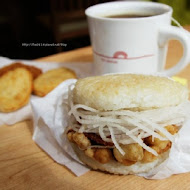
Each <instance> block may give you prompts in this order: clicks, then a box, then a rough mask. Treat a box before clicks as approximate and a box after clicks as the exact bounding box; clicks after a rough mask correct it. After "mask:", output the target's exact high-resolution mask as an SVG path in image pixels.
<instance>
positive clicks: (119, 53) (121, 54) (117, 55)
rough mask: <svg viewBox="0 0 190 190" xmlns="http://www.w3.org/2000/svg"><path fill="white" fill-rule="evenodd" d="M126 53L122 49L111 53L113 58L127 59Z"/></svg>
mask: <svg viewBox="0 0 190 190" xmlns="http://www.w3.org/2000/svg"><path fill="white" fill-rule="evenodd" d="M127 57H128V55H127V53H125V52H124V51H116V52H115V53H114V55H113V58H119V59H127Z"/></svg>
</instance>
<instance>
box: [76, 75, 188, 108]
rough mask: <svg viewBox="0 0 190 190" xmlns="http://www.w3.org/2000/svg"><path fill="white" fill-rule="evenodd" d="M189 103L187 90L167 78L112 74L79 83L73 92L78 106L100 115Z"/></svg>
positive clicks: (80, 80)
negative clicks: (82, 105)
mask: <svg viewBox="0 0 190 190" xmlns="http://www.w3.org/2000/svg"><path fill="white" fill-rule="evenodd" d="M187 99H188V89H187V87H185V86H183V85H181V84H180V83H178V82H175V81H173V80H171V79H169V78H167V77H160V76H152V75H139V74H113V75H104V76H96V77H88V78H84V79H79V80H78V81H77V83H76V85H75V88H74V91H73V100H74V103H75V104H84V105H86V106H89V107H92V108H95V109H97V110H101V111H107V110H120V109H138V110H139V111H140V110H146V109H153V108H162V107H168V106H175V105H178V104H180V103H182V102H183V101H185V100H187Z"/></svg>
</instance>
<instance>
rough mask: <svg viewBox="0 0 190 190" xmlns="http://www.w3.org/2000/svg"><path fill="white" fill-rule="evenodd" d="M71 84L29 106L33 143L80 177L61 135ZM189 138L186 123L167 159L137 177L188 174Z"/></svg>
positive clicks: (80, 171) (80, 166) (78, 165)
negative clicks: (31, 117) (32, 126)
mask: <svg viewBox="0 0 190 190" xmlns="http://www.w3.org/2000/svg"><path fill="white" fill-rule="evenodd" d="M75 82H76V80H74V79H72V80H67V81H65V82H63V83H62V84H60V85H59V86H58V87H57V88H56V89H55V90H54V91H52V92H51V93H49V94H48V95H47V96H46V97H45V98H35V99H33V100H32V101H31V105H32V109H33V117H34V126H35V128H34V134H33V140H34V141H35V142H36V143H37V144H38V145H39V146H40V147H41V148H42V149H43V150H44V151H45V152H47V153H48V154H49V155H50V156H51V157H52V158H53V159H54V160H55V161H56V162H58V163H59V164H62V165H65V166H66V167H67V168H69V169H70V170H71V171H72V172H73V173H74V174H76V175H77V176H80V175H82V174H84V173H86V172H87V171H89V168H88V167H86V166H85V165H83V164H82V163H81V162H80V161H79V159H78V158H77V156H76V154H75V152H74V151H73V149H72V147H71V145H70V144H69V142H68V140H67V138H66V134H65V129H66V127H67V125H68V120H69V118H68V115H67V111H66V107H65V106H64V97H66V96H67V94H68V86H69V85H71V84H73V83H75ZM189 135H190V120H187V121H186V122H185V124H184V125H183V126H182V128H181V129H180V131H179V132H178V134H177V135H176V137H175V141H174V142H173V143H172V147H171V150H170V154H169V158H168V159H167V160H165V161H164V162H163V163H162V164H161V165H159V166H157V167H156V168H154V169H153V170H151V171H150V172H149V173H141V174H138V175H139V176H143V177H145V178H148V179H163V178H167V177H169V176H171V175H173V174H180V173H185V172H190V136H189Z"/></svg>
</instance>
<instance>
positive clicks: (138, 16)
mask: <svg viewBox="0 0 190 190" xmlns="http://www.w3.org/2000/svg"><path fill="white" fill-rule="evenodd" d="M155 15H156V14H140V13H139V14H127V13H126V14H118V15H117V14H115V15H108V16H104V17H106V18H142V17H150V16H155Z"/></svg>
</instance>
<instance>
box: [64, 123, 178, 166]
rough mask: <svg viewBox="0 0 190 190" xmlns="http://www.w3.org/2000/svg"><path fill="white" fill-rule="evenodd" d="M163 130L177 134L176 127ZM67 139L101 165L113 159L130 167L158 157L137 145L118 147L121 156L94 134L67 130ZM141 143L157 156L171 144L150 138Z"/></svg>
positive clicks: (171, 126) (108, 143) (172, 126)
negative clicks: (123, 153) (121, 150)
mask: <svg viewBox="0 0 190 190" xmlns="http://www.w3.org/2000/svg"><path fill="white" fill-rule="evenodd" d="M165 128H166V129H167V131H168V132H170V133H171V134H172V135H174V134H175V133H177V132H178V127H177V126H175V125H168V126H166V127H165ZM67 137H68V139H69V141H70V142H72V143H75V144H76V145H77V146H78V147H79V148H80V149H81V150H83V151H84V153H85V155H87V156H88V157H90V158H92V159H94V160H96V161H98V162H100V163H102V164H105V163H108V162H109V161H110V160H111V159H114V160H116V161H118V162H119V163H121V164H123V165H126V166H130V165H133V164H135V163H136V162H142V163H148V162H153V161H154V160H156V159H157V158H158V156H155V155H153V154H152V153H150V152H148V151H147V150H145V149H143V148H142V147H141V146H140V145H139V144H138V143H132V144H127V145H120V146H121V148H122V149H123V151H124V152H125V155H122V154H121V153H120V152H119V151H118V150H117V149H116V148H115V147H113V146H114V144H113V143H112V142H105V141H104V140H102V138H101V137H100V136H99V135H98V134H95V133H78V132H75V131H73V130H69V131H68V133H67ZM108 138H109V137H108ZM143 141H144V143H145V144H146V145H148V146H150V147H151V148H152V149H154V150H155V151H156V152H157V153H158V155H160V154H162V153H164V152H166V151H168V150H169V149H170V148H171V144H172V143H171V142H170V141H169V140H164V141H163V140H160V139H158V138H154V139H153V138H152V136H149V137H147V138H144V139H143ZM92 145H97V146H99V145H101V146H102V148H100V147H98V148H93V147H91V146H92ZM105 147H106V148H105Z"/></svg>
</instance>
